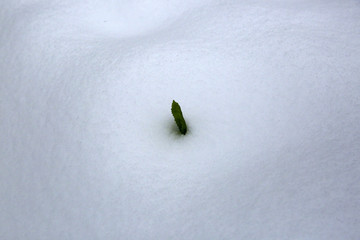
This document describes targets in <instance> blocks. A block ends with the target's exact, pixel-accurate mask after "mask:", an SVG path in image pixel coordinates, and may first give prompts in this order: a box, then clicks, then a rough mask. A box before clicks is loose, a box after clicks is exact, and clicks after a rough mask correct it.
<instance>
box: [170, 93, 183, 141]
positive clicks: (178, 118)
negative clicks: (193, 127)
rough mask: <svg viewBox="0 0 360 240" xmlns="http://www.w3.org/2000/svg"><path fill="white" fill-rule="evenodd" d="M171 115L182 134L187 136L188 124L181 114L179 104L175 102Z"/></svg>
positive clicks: (172, 105)
mask: <svg viewBox="0 0 360 240" xmlns="http://www.w3.org/2000/svg"><path fill="white" fill-rule="evenodd" d="M171 113H172V115H173V116H174V119H175V122H176V125H177V126H178V128H179V130H180V132H181V134H184V135H185V134H186V131H187V127H186V122H185V119H184V117H183V114H182V112H181V108H180V105H179V104H178V103H177V102H175V101H174V100H173V102H172V104H171Z"/></svg>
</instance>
